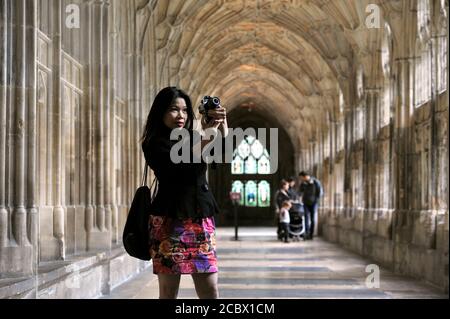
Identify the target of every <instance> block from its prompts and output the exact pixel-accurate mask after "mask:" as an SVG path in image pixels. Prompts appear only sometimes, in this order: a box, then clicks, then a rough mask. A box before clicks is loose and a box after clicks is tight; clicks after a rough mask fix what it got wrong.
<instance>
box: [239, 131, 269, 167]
mask: <svg viewBox="0 0 450 319" xmlns="http://www.w3.org/2000/svg"><path fill="white" fill-rule="evenodd" d="M231 173H232V174H234V175H238V174H269V173H270V161H269V153H268V152H267V150H266V149H265V148H264V147H263V145H262V144H261V142H260V141H258V140H257V139H256V138H254V137H253V136H246V137H245V139H243V140H242V142H241V143H240V144H239V146H238V147H237V149H236V150H235V151H234V154H233V161H232V163H231Z"/></svg>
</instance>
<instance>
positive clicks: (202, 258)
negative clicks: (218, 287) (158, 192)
mask: <svg viewBox="0 0 450 319" xmlns="http://www.w3.org/2000/svg"><path fill="white" fill-rule="evenodd" d="M149 231H150V243H149V244H150V255H151V257H152V260H153V273H154V274H195V273H215V272H217V271H218V269H217V255H216V226H215V221H214V217H207V218H188V219H176V218H170V217H165V216H153V215H150V219H149Z"/></svg>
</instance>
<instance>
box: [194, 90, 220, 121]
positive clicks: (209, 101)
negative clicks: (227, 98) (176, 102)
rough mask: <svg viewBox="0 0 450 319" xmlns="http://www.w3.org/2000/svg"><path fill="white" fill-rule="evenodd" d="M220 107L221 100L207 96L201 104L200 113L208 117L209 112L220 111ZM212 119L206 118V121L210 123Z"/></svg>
mask: <svg viewBox="0 0 450 319" xmlns="http://www.w3.org/2000/svg"><path fill="white" fill-rule="evenodd" d="M219 107H220V99H219V98H218V97H213V96H205V97H204V98H203V99H202V101H201V102H200V106H199V111H200V114H203V115H206V114H207V113H208V111H209V110H214V109H218V108H219ZM211 120H212V118H211V117H210V116H206V121H207V122H210V121H211Z"/></svg>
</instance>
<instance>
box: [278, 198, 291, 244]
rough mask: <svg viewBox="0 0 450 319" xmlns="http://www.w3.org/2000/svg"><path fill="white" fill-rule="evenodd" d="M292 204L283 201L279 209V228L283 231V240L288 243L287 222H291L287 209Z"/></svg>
mask: <svg viewBox="0 0 450 319" xmlns="http://www.w3.org/2000/svg"><path fill="white" fill-rule="evenodd" d="M291 207H292V204H291V202H290V201H284V202H283V203H282V204H281V209H280V224H281V229H282V231H283V237H284V242H285V243H288V242H289V240H288V238H289V223H290V222H291V219H290V216H289V209H291Z"/></svg>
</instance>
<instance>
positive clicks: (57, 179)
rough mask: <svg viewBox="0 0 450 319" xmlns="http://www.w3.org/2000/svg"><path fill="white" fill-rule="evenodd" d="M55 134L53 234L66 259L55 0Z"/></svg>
mask: <svg viewBox="0 0 450 319" xmlns="http://www.w3.org/2000/svg"><path fill="white" fill-rule="evenodd" d="M52 3H53V7H54V12H55V14H53V24H54V30H53V32H54V33H53V68H52V69H53V81H52V83H53V101H52V102H53V110H54V113H53V115H54V117H53V123H54V125H53V134H54V148H53V150H54V162H53V164H54V166H53V169H54V183H55V187H54V192H55V194H54V196H53V199H54V207H53V235H54V236H55V238H56V239H57V240H58V243H59V257H60V258H61V259H65V227H64V226H65V218H64V217H65V216H64V215H65V212H64V208H63V206H62V201H63V187H64V186H63V184H64V183H63V179H64V173H63V167H62V161H63V159H62V156H63V152H62V149H63V141H62V139H63V133H62V132H63V124H62V120H63V116H62V115H63V113H64V111H63V110H62V107H63V105H62V93H61V92H62V87H61V31H62V30H61V27H62V26H61V23H62V21H61V14H60V12H61V1H59V0H53V1H52Z"/></svg>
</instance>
